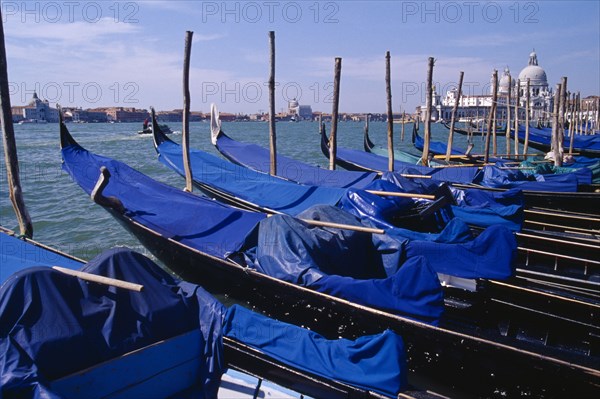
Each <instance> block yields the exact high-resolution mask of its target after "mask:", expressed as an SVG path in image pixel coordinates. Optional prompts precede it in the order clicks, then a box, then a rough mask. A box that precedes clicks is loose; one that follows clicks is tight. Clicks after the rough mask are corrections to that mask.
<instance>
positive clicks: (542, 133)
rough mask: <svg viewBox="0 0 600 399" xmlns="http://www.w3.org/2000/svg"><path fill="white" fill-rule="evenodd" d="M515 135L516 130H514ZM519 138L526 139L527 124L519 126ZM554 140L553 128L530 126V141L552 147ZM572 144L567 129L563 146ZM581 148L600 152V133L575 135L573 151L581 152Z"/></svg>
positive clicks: (566, 147)
mask: <svg viewBox="0 0 600 399" xmlns="http://www.w3.org/2000/svg"><path fill="white" fill-rule="evenodd" d="M513 137H514V130H513ZM519 140H520V141H523V140H525V126H519ZM551 140H552V129H545V128H542V129H538V128H535V127H529V141H530V142H535V143H539V144H543V145H546V146H548V147H550V143H551ZM570 144H571V137H570V136H569V135H568V131H567V130H565V134H564V137H563V147H564V148H565V149H568V148H569V146H570ZM579 150H594V151H598V152H600V134H592V135H583V134H576V135H575V136H574V137H573V151H574V152H579Z"/></svg>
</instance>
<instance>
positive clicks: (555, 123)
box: [551, 83, 562, 166]
mask: <svg viewBox="0 0 600 399" xmlns="http://www.w3.org/2000/svg"><path fill="white" fill-rule="evenodd" d="M561 98H562V85H561V84H560V83H559V84H557V85H556V92H555V93H554V111H553V113H552V140H551V143H552V146H551V147H552V153H553V154H554V164H555V165H556V166H561V165H562V162H561V161H562V155H561V154H560V148H559V145H558V131H559V129H560V103H561ZM559 158H560V160H559Z"/></svg>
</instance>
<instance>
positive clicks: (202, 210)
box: [62, 145, 266, 258]
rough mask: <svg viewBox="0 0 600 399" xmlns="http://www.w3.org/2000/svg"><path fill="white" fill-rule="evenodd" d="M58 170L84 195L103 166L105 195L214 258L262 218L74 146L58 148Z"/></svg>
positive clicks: (225, 252)
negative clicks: (60, 158) (106, 175)
mask: <svg viewBox="0 0 600 399" xmlns="http://www.w3.org/2000/svg"><path fill="white" fill-rule="evenodd" d="M62 156H63V159H64V162H63V169H64V170H66V171H67V172H68V173H69V174H70V175H71V177H72V178H73V180H75V181H76V182H77V183H78V184H79V185H80V186H81V187H82V188H83V190H84V191H85V192H86V193H88V194H90V193H91V192H92V190H93V188H94V185H95V184H96V181H97V180H98V177H99V176H100V167H101V166H105V167H106V168H107V169H108V171H109V172H110V173H111V175H112V177H111V179H110V182H109V184H108V185H107V187H106V188H105V189H104V195H105V196H116V197H117V198H118V199H119V200H121V202H122V203H123V206H124V207H125V210H126V214H127V215H128V216H129V217H131V218H132V219H134V220H135V221H137V222H139V223H141V224H143V225H145V226H148V227H150V228H151V229H153V230H155V231H157V232H158V233H160V234H162V235H163V236H165V237H167V238H171V239H173V240H176V241H179V242H181V243H183V244H185V245H189V246H191V247H193V248H196V249H198V250H200V251H202V252H205V253H208V254H210V255H213V256H217V257H221V258H223V257H226V256H228V255H230V254H231V253H233V252H236V251H237V250H238V249H239V248H240V247H241V245H242V244H243V242H244V239H245V235H246V234H247V232H249V231H250V230H252V228H253V227H254V226H255V225H256V223H258V221H260V220H261V219H263V218H265V217H266V216H265V215H264V214H260V213H254V212H246V211H242V210H238V209H236V208H232V207H229V206H226V205H223V204H220V203H218V202H216V201H212V200H209V199H207V198H202V197H199V196H197V195H194V194H191V193H186V192H184V191H182V190H180V189H176V188H174V187H171V186H168V185H166V184H162V183H159V182H157V181H156V180H153V179H151V178H150V177H148V176H146V175H144V174H142V173H140V172H138V171H136V170H134V169H132V168H130V167H129V166H127V165H126V164H124V163H122V162H119V161H116V160H113V159H110V158H106V157H102V156H99V155H95V154H93V153H90V152H89V151H87V150H85V149H84V148H82V147H80V146H78V145H70V146H68V147H66V148H64V149H63V150H62Z"/></svg>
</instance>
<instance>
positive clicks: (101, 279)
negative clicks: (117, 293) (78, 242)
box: [52, 266, 144, 292]
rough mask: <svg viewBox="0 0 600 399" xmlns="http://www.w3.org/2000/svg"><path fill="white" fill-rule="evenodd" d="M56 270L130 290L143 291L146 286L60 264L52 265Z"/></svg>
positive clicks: (82, 278)
mask: <svg viewBox="0 0 600 399" xmlns="http://www.w3.org/2000/svg"><path fill="white" fill-rule="evenodd" d="M52 268H53V269H54V270H57V271H59V272H61V273H64V274H68V275H69V276H73V277H77V278H79V279H81V280H85V281H92V282H94V283H98V284H104V285H111V286H113V287H117V288H123V289H126V290H130V291H136V292H141V291H142V290H143V289H144V286H143V285H141V284H135V283H130V282H128V281H123V280H118V279H116V278H110V277H104V276H98V275H97V274H92V273H86V272H81V271H78V270H71V269H67V268H64V267H60V266H52Z"/></svg>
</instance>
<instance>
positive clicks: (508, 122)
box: [506, 74, 516, 157]
mask: <svg viewBox="0 0 600 399" xmlns="http://www.w3.org/2000/svg"><path fill="white" fill-rule="evenodd" d="M511 96H512V77H511V76H510V74H509V75H508V93H506V154H508V156H509V157H510V100H511ZM515 117H516V115H515Z"/></svg>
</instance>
